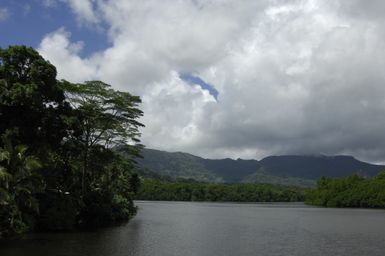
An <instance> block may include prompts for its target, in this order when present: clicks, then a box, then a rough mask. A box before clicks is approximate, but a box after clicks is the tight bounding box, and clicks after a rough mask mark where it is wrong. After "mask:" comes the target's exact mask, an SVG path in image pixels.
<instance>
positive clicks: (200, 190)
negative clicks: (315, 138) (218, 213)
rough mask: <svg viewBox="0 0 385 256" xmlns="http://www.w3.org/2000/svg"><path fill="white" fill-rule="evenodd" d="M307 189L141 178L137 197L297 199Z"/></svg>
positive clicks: (153, 198)
mask: <svg viewBox="0 0 385 256" xmlns="http://www.w3.org/2000/svg"><path fill="white" fill-rule="evenodd" d="M306 191H307V189H304V188H296V187H282V186H274V185H271V184H213V183H196V182H195V183H193V182H191V181H190V182H186V181H185V182H167V181H160V180H155V179H145V180H143V181H142V183H141V186H140V189H139V192H138V194H137V197H136V198H137V199H139V200H163V201H219V202H225V201H232V202H298V201H304V199H305V193H306Z"/></svg>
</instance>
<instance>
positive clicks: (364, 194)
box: [306, 172, 385, 208]
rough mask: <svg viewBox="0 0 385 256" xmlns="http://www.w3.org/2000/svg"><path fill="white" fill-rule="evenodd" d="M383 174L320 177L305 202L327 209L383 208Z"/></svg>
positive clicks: (384, 180)
mask: <svg viewBox="0 0 385 256" xmlns="http://www.w3.org/2000/svg"><path fill="white" fill-rule="evenodd" d="M384 177H385V172H381V173H379V174H378V175H377V176H376V177H373V178H364V177H362V176H359V175H357V174H353V175H350V176H347V177H345V178H339V179H336V178H326V177H322V178H321V179H320V180H319V181H318V184H317V188H316V189H313V190H311V191H310V192H309V194H308V196H307V200H306V202H307V203H308V204H312V205H318V206H327V207H367V208H385V179H384Z"/></svg>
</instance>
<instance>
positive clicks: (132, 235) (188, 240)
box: [0, 202, 385, 256]
mask: <svg viewBox="0 0 385 256" xmlns="http://www.w3.org/2000/svg"><path fill="white" fill-rule="evenodd" d="M138 205H139V207H140V212H139V214H138V216H136V217H135V218H134V219H133V220H132V221H131V222H129V223H128V224H126V225H123V226H119V227H112V228H107V229H102V230H99V231H97V232H77V233H39V234H30V235H27V236H25V237H24V238H23V239H21V240H11V241H9V240H8V241H1V242H0V255H1V256H11V255H12V256H19V255H20V256H21V255H23V256H24V255H31V256H34V255H36V256H37V255H39V256H41V255H52V256H55V255H58V256H73V255H93V256H94V255H95V256H99V255H100V256H108V255H111V256H121V255H144V256H147V255H151V256H153V255H178V256H179V255H186V256H189V255H203V256H204V255H210V256H211V255H267V256H268V255H277V256H278V255H285V256H287V255H349V256H351V255H352V256H354V255H360V256H361V255H371V256H376V255H381V256H383V255H384V254H383V252H384V251H385V211H382V210H354V209H324V208H312V207H306V206H304V205H302V204H231V203H222V204H221V203H181V202H179V203H178V202H138Z"/></svg>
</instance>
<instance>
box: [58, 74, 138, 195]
mask: <svg viewBox="0 0 385 256" xmlns="http://www.w3.org/2000/svg"><path fill="white" fill-rule="evenodd" d="M61 87H62V88H63V90H64V91H65V96H66V100H67V101H68V102H69V103H70V105H71V106H72V108H74V109H76V112H77V116H78V120H79V123H78V125H79V127H80V130H81V132H82V134H81V136H78V137H73V139H74V140H75V141H76V143H77V144H78V145H80V146H81V148H82V153H81V155H82V156H81V157H82V159H81V162H82V191H83V194H84V193H85V190H86V189H87V187H88V185H89V183H90V181H91V180H93V179H94V178H95V175H96V173H95V171H96V170H95V168H91V162H90V160H91V159H93V158H94V157H93V155H97V154H99V159H101V158H102V156H101V154H100V153H101V152H102V151H106V150H107V151H108V150H111V149H113V148H114V149H124V150H126V151H128V152H129V154H130V155H131V156H132V155H135V156H138V155H139V151H140V148H141V145H140V144H139V136H140V132H139V127H141V126H143V124H141V123H140V122H139V121H137V119H138V118H139V117H141V116H142V115H143V112H142V111H141V110H140V109H139V108H138V104H139V103H140V102H141V100H140V98H139V97H138V96H133V95H131V94H130V93H128V92H121V91H117V90H114V89H112V88H111V86H110V85H108V84H106V83H103V82H101V81H88V82H85V83H83V84H73V83H69V82H67V81H62V82H61ZM93 165H94V167H95V162H93Z"/></svg>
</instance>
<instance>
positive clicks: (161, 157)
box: [137, 149, 385, 186]
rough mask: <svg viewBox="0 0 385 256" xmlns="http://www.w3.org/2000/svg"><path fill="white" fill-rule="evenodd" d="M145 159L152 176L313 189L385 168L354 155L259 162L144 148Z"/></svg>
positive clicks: (144, 165) (288, 157)
mask: <svg viewBox="0 0 385 256" xmlns="http://www.w3.org/2000/svg"><path fill="white" fill-rule="evenodd" d="M143 157H144V158H143V159H138V160H137V161H138V163H139V166H140V167H141V168H142V169H144V170H146V171H147V172H149V173H155V174H157V175H161V176H167V177H170V178H173V179H177V178H182V179H194V180H196V181H203V182H217V183H272V184H281V185H300V186H312V185H314V184H315V181H316V180H317V179H318V178H320V177H321V176H330V177H341V176H345V175H348V174H350V173H359V174H361V175H363V176H374V175H376V174H377V173H378V172H379V171H381V170H385V166H382V165H374V164H369V163H365V162H362V161H359V160H357V159H355V158H354V157H352V156H324V155H314V156H313V155H309V156H306V155H304V156H301V155H286V156H269V157H266V158H264V159H262V160H260V161H258V160H242V159H237V160H233V159H229V158H226V159H205V158H201V157H198V156H194V155H191V154H188V153H182V152H174V153H170V152H166V151H160V150H154V149H144V150H143Z"/></svg>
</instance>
